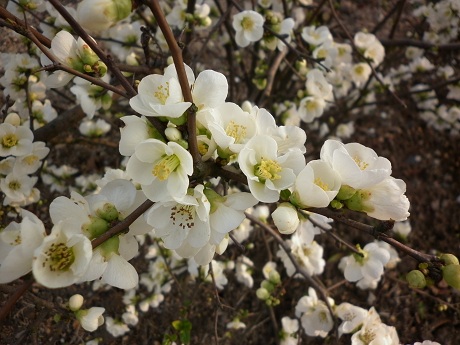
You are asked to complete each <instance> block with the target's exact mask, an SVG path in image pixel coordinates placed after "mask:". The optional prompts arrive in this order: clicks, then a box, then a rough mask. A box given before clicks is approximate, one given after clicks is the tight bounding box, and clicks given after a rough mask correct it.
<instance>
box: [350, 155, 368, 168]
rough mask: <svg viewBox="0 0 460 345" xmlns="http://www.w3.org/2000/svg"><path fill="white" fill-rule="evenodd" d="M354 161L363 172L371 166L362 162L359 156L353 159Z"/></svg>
mask: <svg viewBox="0 0 460 345" xmlns="http://www.w3.org/2000/svg"><path fill="white" fill-rule="evenodd" d="M353 160H354V161H355V162H356V164H357V165H358V167H359V168H360V169H361V170H366V168H367V167H368V166H369V164H368V163H366V162H364V161H363V160H361V158H359V157H358V156H355V157H353Z"/></svg>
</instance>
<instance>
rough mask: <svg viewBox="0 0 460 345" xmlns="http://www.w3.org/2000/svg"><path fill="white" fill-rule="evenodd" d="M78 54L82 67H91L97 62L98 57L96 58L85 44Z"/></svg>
mask: <svg viewBox="0 0 460 345" xmlns="http://www.w3.org/2000/svg"><path fill="white" fill-rule="evenodd" d="M79 53H80V54H79V57H80V60H81V62H82V63H83V64H84V65H90V66H92V65H94V64H95V63H96V62H97V61H99V56H97V54H96V53H95V52H94V51H93V50H92V49H91V47H90V46H89V45H87V44H86V43H84V44H82V46H81V48H80V50H79Z"/></svg>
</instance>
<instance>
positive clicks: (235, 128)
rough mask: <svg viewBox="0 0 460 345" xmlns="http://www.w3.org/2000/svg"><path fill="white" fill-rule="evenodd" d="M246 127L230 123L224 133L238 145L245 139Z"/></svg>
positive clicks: (233, 122)
mask: <svg viewBox="0 0 460 345" xmlns="http://www.w3.org/2000/svg"><path fill="white" fill-rule="evenodd" d="M246 129H247V128H246V127H245V126H243V125H238V124H237V123H236V122H235V121H233V120H232V121H230V122H229V123H228V125H227V128H225V133H226V134H227V135H228V136H230V137H232V138H234V139H235V144H238V143H240V142H241V141H242V139H244V138H245V137H246Z"/></svg>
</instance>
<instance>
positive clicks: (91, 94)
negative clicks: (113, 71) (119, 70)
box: [70, 74, 113, 120]
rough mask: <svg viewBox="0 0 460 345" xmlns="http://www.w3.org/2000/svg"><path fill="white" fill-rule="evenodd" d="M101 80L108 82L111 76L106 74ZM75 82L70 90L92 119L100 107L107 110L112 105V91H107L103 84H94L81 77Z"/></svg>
mask: <svg viewBox="0 0 460 345" xmlns="http://www.w3.org/2000/svg"><path fill="white" fill-rule="evenodd" d="M101 80H102V81H105V82H106V83H108V82H109V81H110V77H109V75H108V74H106V75H104V76H103V77H102V78H101ZM73 82H74V85H73V86H72V87H71V88H70V92H72V93H73V94H74V95H75V96H76V97H77V101H78V103H79V104H80V105H81V108H82V109H83V112H84V113H85V114H86V116H87V117H88V118H89V119H90V120H91V119H92V118H93V117H94V114H95V113H96V111H97V110H99V109H100V108H103V109H105V110H107V109H109V108H110V106H111V105H112V94H113V92H112V91H107V90H105V89H104V88H103V87H102V86H99V85H94V84H92V83H91V82H89V81H88V80H85V79H82V78H80V77H77V78H75V79H74V81H73Z"/></svg>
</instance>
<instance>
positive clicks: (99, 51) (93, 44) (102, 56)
mask: <svg viewBox="0 0 460 345" xmlns="http://www.w3.org/2000/svg"><path fill="white" fill-rule="evenodd" d="M49 2H50V3H51V4H52V5H53V6H54V8H55V9H56V10H57V11H58V12H59V13H60V14H61V16H62V17H63V18H64V19H65V20H66V21H67V23H69V25H70V26H71V27H72V29H73V30H74V31H75V33H76V34H77V35H78V36H80V37H81V38H82V39H83V40H84V41H85V42H86V44H87V45H88V46H89V47H90V48H91V49H92V50H93V51H94V53H96V55H97V56H98V57H99V58H100V59H101V60H102V62H104V63H105V64H106V66H107V68H108V69H109V71H110V72H112V74H113V75H114V76H115V78H117V80H118V81H119V82H120V84H121V85H122V86H123V88H124V89H125V90H126V93H127V94H128V97H129V98H131V97H134V96H136V95H137V92H136V90H135V89H134V87H133V86H132V85H131V83H130V82H129V80H128V79H127V78H126V77H125V76H124V75H123V73H121V71H120V69H119V68H118V67H117V65H116V64H115V62H114V61H113V59H112V58H111V56H110V55H106V54H105V53H104V52H103V51H102V49H101V48H100V47H99V46H98V45H97V43H96V42H95V41H94V40H93V38H92V37H91V36H89V35H88V34H87V32H86V31H85V30H84V29H83V28H82V27H81V25H80V24H79V23H78V22H77V21H76V20H75V18H73V17H72V16H71V14H70V13H69V12H68V11H67V9H66V8H65V7H64V6H63V5H62V4H61V3H60V2H59V1H58V0H49Z"/></svg>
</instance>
